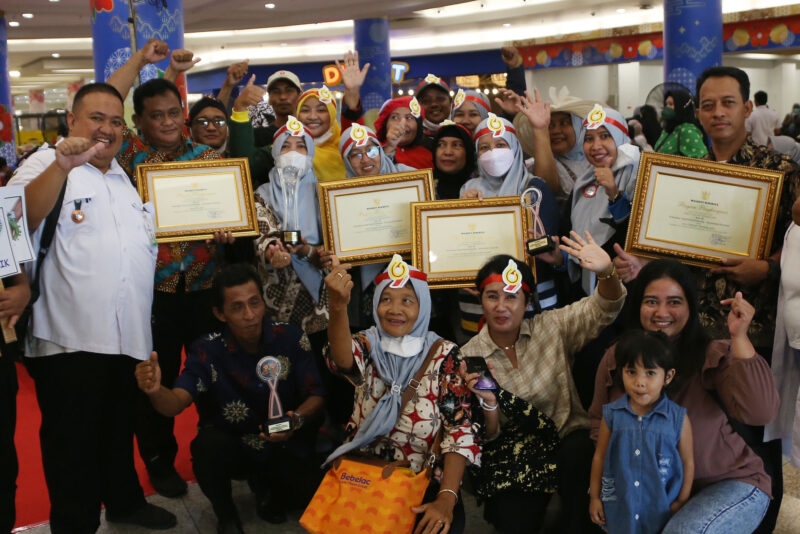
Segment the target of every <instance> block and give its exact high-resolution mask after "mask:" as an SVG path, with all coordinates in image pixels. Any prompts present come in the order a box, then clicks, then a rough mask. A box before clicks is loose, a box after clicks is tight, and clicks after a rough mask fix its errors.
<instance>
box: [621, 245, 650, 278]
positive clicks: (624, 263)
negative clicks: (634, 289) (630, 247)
mask: <svg viewBox="0 0 800 534" xmlns="http://www.w3.org/2000/svg"><path fill="white" fill-rule="evenodd" d="M614 252H616V253H617V256H616V257H615V258H614V266H615V267H616V268H617V276H619V279H620V280H622V281H623V282H625V283H626V284H627V283H628V282H630V281H631V280H633V279H634V278H636V277H637V276H639V271H641V270H642V266H643V265H644V264H645V261H643V260H642V258H639V257H638V256H634V255H633V254H628V253H627V252H625V250H624V249H623V248H622V247H621V246H619V243H614Z"/></svg>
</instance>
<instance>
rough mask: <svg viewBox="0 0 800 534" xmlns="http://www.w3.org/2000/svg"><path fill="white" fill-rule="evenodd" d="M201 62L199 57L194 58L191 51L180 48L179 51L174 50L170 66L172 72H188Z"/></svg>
mask: <svg viewBox="0 0 800 534" xmlns="http://www.w3.org/2000/svg"><path fill="white" fill-rule="evenodd" d="M199 61H200V58H199V57H194V53H193V52H192V51H191V50H186V49H184V48H179V49H178V50H173V51H172V55H170V58H169V66H170V67H172V70H174V71H175V72H178V73H180V72H186V71H187V70H189V69H191V68H192V67H194V66H195V65H197V63H198V62H199Z"/></svg>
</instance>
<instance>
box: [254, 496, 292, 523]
mask: <svg viewBox="0 0 800 534" xmlns="http://www.w3.org/2000/svg"><path fill="white" fill-rule="evenodd" d="M256 514H258V517H260V518H261V519H263V520H264V521H266V522H267V523H272V524H273V525H277V524H279V523H285V522H286V511H285V510H284V509H283V506H282V505H281V504H280V503H279V502H278V499H276V498H273V497H272V496H271V495H270V496H266V495H256Z"/></svg>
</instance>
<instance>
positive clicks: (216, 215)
mask: <svg viewBox="0 0 800 534" xmlns="http://www.w3.org/2000/svg"><path fill="white" fill-rule="evenodd" d="M136 173H137V179H138V181H137V185H138V188H139V194H140V195H141V197H142V201H143V202H152V204H153V209H154V211H155V232H156V240H157V241H158V242H159V243H167V242H172V241H192V240H200V239H210V238H213V237H214V232H218V231H222V232H231V233H232V234H233V235H234V236H236V237H243V236H254V235H258V233H259V232H258V222H257V221H256V217H255V204H254V198H253V186H252V182H251V179H250V168H249V166H248V163H247V158H231V159H221V160H202V161H188V162H183V161H181V162H169V163H151V164H141V165H139V166H137V168H136Z"/></svg>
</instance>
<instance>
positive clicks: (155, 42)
mask: <svg viewBox="0 0 800 534" xmlns="http://www.w3.org/2000/svg"><path fill="white" fill-rule="evenodd" d="M139 54H141V57H142V59H144V60H145V62H146V64H152V63H158V62H159V61H163V60H165V59H167V56H169V46H167V43H165V42H164V41H161V40H159V39H156V38H155V37H153V38H152V39H150V40H149V41H147V42H146V43H145V44H144V46H143V47H142V48H141V49H139Z"/></svg>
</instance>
